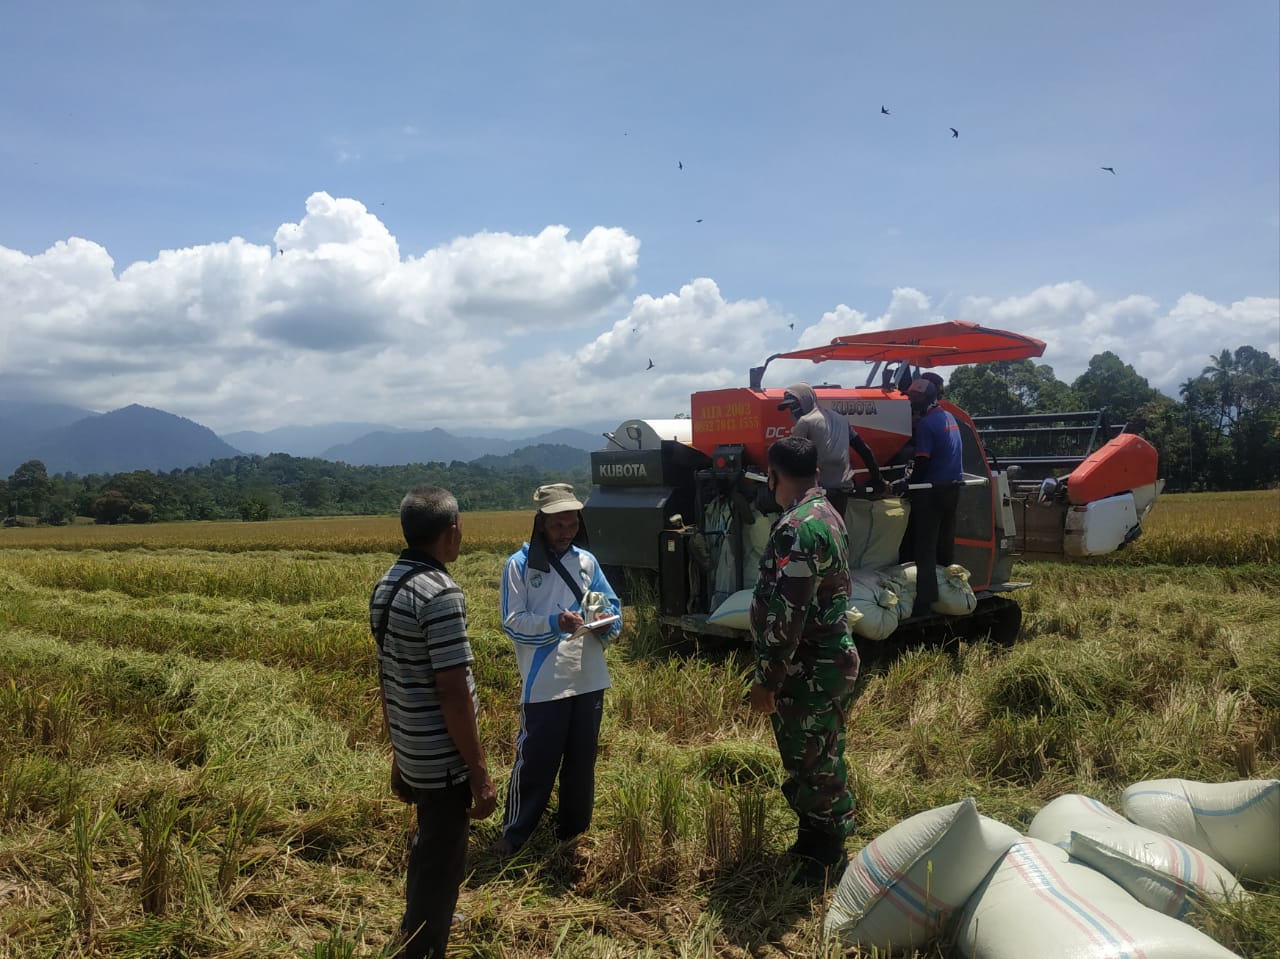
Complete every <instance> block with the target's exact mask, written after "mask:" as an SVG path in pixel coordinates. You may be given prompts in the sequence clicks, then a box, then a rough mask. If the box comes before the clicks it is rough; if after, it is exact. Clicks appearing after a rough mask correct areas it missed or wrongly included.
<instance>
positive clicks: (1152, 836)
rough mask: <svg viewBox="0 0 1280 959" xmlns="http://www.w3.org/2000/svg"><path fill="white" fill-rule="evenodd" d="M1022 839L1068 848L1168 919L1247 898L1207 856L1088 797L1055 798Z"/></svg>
mask: <svg viewBox="0 0 1280 959" xmlns="http://www.w3.org/2000/svg"><path fill="white" fill-rule="evenodd" d="M1027 835H1029V836H1032V837H1034V838H1036V839H1042V840H1044V841H1045V842H1050V843H1053V844H1054V845H1055V846H1058V847H1060V848H1062V849H1065V850H1067V851H1068V852H1070V853H1071V855H1073V856H1075V857H1076V858H1077V859H1080V860H1082V861H1084V862H1087V863H1088V864H1089V865H1090V866H1092V867H1093V868H1094V869H1097V870H1099V871H1100V872H1103V873H1105V874H1106V875H1107V876H1108V877H1110V878H1111V879H1113V880H1115V882H1117V883H1118V884H1119V885H1121V886H1122V887H1124V889H1125V890H1127V891H1128V893H1129V894H1130V895H1131V896H1133V897H1134V898H1135V899H1137V900H1138V901H1139V902H1142V903H1143V904H1144V905H1147V906H1149V907H1151V908H1152V909H1156V910H1158V911H1160V912H1163V913H1166V914H1168V915H1171V916H1183V915H1185V914H1186V913H1187V912H1188V911H1189V910H1190V909H1191V908H1192V907H1193V906H1194V905H1195V903H1196V900H1197V899H1199V898H1201V897H1206V898H1209V899H1216V900H1225V899H1229V898H1236V897H1245V896H1246V895H1247V894H1246V893H1245V891H1244V890H1243V889H1241V888H1240V884H1239V883H1238V882H1236V878H1235V876H1233V875H1232V874H1231V871H1230V870H1229V869H1227V868H1226V867H1225V866H1223V865H1222V864H1221V863H1219V862H1217V861H1216V860H1214V859H1213V858H1212V857H1210V856H1207V855H1205V854H1204V853H1203V852H1201V851H1200V850H1198V849H1195V848H1193V847H1191V846H1188V845H1187V844H1186V843H1184V842H1179V841H1178V840H1177V839H1173V838H1171V837H1169V836H1165V835H1162V834H1161V833H1158V832H1155V831H1154V830H1152V829H1147V828H1146V827H1144V826H1138V825H1135V824H1134V823H1131V822H1129V820H1127V819H1125V818H1124V817H1123V816H1121V815H1120V814H1119V813H1117V812H1116V811H1115V810H1113V809H1110V808H1109V807H1107V806H1106V805H1104V804H1103V803H1100V802H1098V801H1097V800H1096V799H1090V798H1089V797H1088V796H1081V795H1079V794H1075V793H1073V794H1069V795H1066V796H1059V797H1058V798H1057V799H1055V800H1053V801H1052V802H1051V803H1049V804H1048V805H1046V806H1045V807H1044V808H1043V809H1041V810H1040V811H1039V812H1038V813H1036V816H1035V818H1034V819H1032V820H1031V826H1030V828H1028V829H1027ZM1104 850H1111V851H1112V853H1114V854H1108V853H1106V852H1105V851H1104Z"/></svg>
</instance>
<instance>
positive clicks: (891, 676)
mask: <svg viewBox="0 0 1280 959" xmlns="http://www.w3.org/2000/svg"><path fill="white" fill-rule="evenodd" d="M529 520H530V516H529V514H527V513H508V514H473V515H468V516H466V517H464V520H463V522H464V530H465V534H466V536H467V541H468V542H467V551H466V552H465V553H464V555H463V556H462V557H461V559H460V560H459V562H458V563H457V564H456V566H455V569H454V572H455V575H456V577H457V578H458V580H459V582H461V584H462V585H463V587H464V588H465V590H466V592H467V595H468V597H469V602H470V610H471V631H472V636H473V645H474V647H475V651H476V653H477V656H478V659H479V664H478V667H477V680H478V682H479V685H480V689H481V696H482V699H483V705H482V714H481V732H482V735H483V737H484V740H485V743H486V746H487V748H488V750H489V754H490V761H491V765H492V767H493V769H494V772H495V779H497V780H498V781H499V782H500V784H504V783H505V779H506V773H507V771H508V770H509V766H510V762H511V759H512V756H513V754H514V738H515V731H516V699H517V690H518V675H517V673H516V669H515V662H514V655H513V653H512V651H511V649H510V644H509V641H508V640H507V639H506V637H505V636H504V635H503V634H502V632H501V629H500V628H499V622H498V612H497V587H498V579H499V575H500V570H501V564H502V560H503V557H504V555H505V554H506V552H507V551H509V550H510V549H511V548H513V547H514V546H515V545H518V543H519V541H520V540H521V539H523V538H524V536H525V535H526V531H527V528H528V525H529ZM398 546H399V540H398V526H397V523H396V521H395V519H394V518H393V517H386V518H349V519H334V520H306V521H281V522H269V523H251V524H242V523H207V524H205V523H191V524H175V525H169V526H154V527H69V528H60V529H3V530H0V957H2V959H33V957H76V956H86V957H87V956H98V957H110V959H123V957H137V959H141V957H178V956H192V957H197V956H198V957H233V956H235V957H259V956H261V957H301V956H306V957H311V959H321V957H376V956H381V955H383V947H384V945H385V943H386V942H387V940H388V938H389V936H390V935H391V933H392V931H393V930H394V928H395V925H396V922H397V920H398V917H399V909H400V897H401V882H402V877H403V863H404V855H405V844H406V841H407V839H408V836H409V831H410V827H411V819H410V812H409V810H408V809H407V807H404V806H402V805H401V804H399V803H397V802H396V801H394V800H393V799H392V798H391V797H390V794H389V791H388V789H387V786H386V774H387V768H388V751H387V746H386V742H385V737H384V735H383V732H382V728H381V718H380V712H379V707H378V699H377V680H376V674H375V671H374V653H373V646H372V641H371V640H370V638H369V635H368V628H367V625H366V623H365V608H366V606H365V604H366V601H367V595H368V590H369V589H370V587H371V586H372V584H373V582H374V581H375V580H376V578H377V576H378V575H379V574H380V573H381V572H382V571H383V570H384V569H385V567H386V566H387V564H388V562H389V560H390V558H391V554H392V553H393V552H394V551H395V550H397V549H398ZM1017 575H1018V578H1022V579H1027V580H1030V581H1032V582H1033V583H1034V586H1033V587H1032V588H1031V589H1029V590H1026V591H1024V592H1023V593H1022V594H1020V599H1021V602H1022V605H1023V608H1024V612H1025V619H1024V631H1023V641H1022V642H1020V643H1018V644H1017V645H1015V646H1014V647H1012V648H1008V649H1004V648H995V647H990V646H987V645H984V644H980V645H976V646H972V647H965V648H961V649H959V650H925V651H917V652H914V653H909V654H907V655H905V656H903V657H900V658H898V659H895V660H893V661H891V662H886V663H883V664H880V665H877V666H876V667H874V668H871V669H868V670H866V671H865V674H864V678H863V681H862V684H861V692H860V695H859V698H858V701H857V704H856V707H855V710H854V713H853V715H852V717H851V719H850V736H849V758H850V768H851V772H852V783H853V787H854V790H855V794H856V797H857V800H858V806H859V813H858V832H857V836H856V838H855V840H854V845H855V846H857V845H861V844H862V843H864V842H867V841H869V840H870V839H872V838H874V837H875V836H876V835H878V834H879V833H880V832H882V831H883V830H884V829H886V828H888V827H889V826H891V825H893V824H894V823H896V822H898V821H900V820H901V819H903V818H905V817H906V816H908V815H911V814H913V813H915V812H919V811H921V810H923V809H927V808H931V807H933V806H937V805H941V804H944V803H950V802H954V801H956V800H958V799H960V798H963V797H965V796H974V797H976V798H977V801H978V807H979V810H980V811H982V812H983V813H985V814H986V815H988V816H992V817H995V818H997V819H1001V820H1003V821H1005V822H1007V823H1009V824H1010V825H1013V826H1015V827H1017V828H1020V829H1021V828H1025V827H1026V825H1027V824H1028V823H1029V822H1030V820H1031V817H1032V816H1033V815H1034V814H1035V812H1036V811H1037V810H1038V809H1039V808H1040V807H1041V806H1043V804H1044V803H1045V802H1046V801H1047V800H1049V799H1051V798H1053V797H1054V796H1057V795H1059V794H1061V793H1064V792H1073V791H1074V792H1084V793H1087V794H1089V795H1092V796H1094V797H1096V798H1098V799H1100V800H1102V801H1104V802H1106V803H1108V804H1110V805H1112V806H1113V808H1114V807H1117V806H1118V801H1119V795H1120V793H1121V791H1122V790H1123V789H1124V787H1125V786H1127V785H1128V784H1129V783H1131V782H1134V781H1137V780H1139V779H1146V778H1155V777H1166V776H1181V777H1187V778H1191V779H1200V780H1206V781H1227V780H1234V779H1240V778H1270V777H1277V776H1280V599H1278V598H1277V597H1278V596H1280V494H1278V493H1275V492H1268V493H1258V494H1230V495H1222V496H1211V495H1201V496H1169V497H1164V498H1162V499H1161V501H1160V503H1159V504H1158V506H1157V509H1156V511H1155V513H1153V515H1152V518H1151V522H1150V523H1149V526H1148V531H1147V534H1146V535H1144V537H1143V538H1142V539H1141V540H1139V542H1138V543H1137V544H1136V546H1135V548H1134V549H1133V550H1131V551H1129V552H1126V553H1122V554H1120V555H1118V556H1116V557H1114V558H1108V559H1107V560H1105V561H1103V562H1098V563H1094V564H1090V565H1087V566H1060V565H1044V564H1025V565H1021V566H1019V567H1018V570H1017ZM627 618H628V624H627V628H626V631H625V633H624V636H623V639H622V641H620V642H619V643H618V644H616V645H615V646H614V647H613V648H612V649H611V651H610V657H611V668H612V670H613V677H614V687H613V689H612V690H611V691H610V693H609V694H608V697H607V700H606V711H605V727H604V731H603V734H602V754H601V761H600V769H599V784H598V791H597V795H598V800H597V807H596V822H595V824H594V826H593V829H592V831H591V833H590V834H589V835H588V838H587V842H586V843H585V846H584V850H583V853H584V856H583V858H582V859H575V860H569V859H567V858H565V857H563V856H561V855H560V854H558V853H557V852H556V850H555V849H554V847H553V844H552V842H551V837H550V836H549V835H548V834H547V833H539V834H538V835H537V836H535V838H534V839H533V840H532V841H531V843H530V847H529V850H528V853H527V855H524V856H523V857H521V858H520V859H517V860H516V861H515V862H513V863H511V864H508V865H507V866H506V867H505V868H502V867H500V866H499V865H498V863H496V862H494V861H493V860H491V859H489V858H487V857H486V855H485V854H484V853H483V851H482V850H483V849H484V848H485V846H487V844H488V842H489V841H490V840H491V839H493V838H495V837H496V835H497V830H498V824H497V822H496V820H490V821H488V822H485V823H483V824H481V825H480V826H479V827H478V828H477V829H476V831H475V833H474V838H473V852H474V855H473V859H472V865H473V868H474V872H473V875H472V876H471V878H470V880H469V881H468V883H467V886H466V887H465V888H464V890H463V894H462V903H461V907H462V909H463V910H464V911H465V912H466V913H467V915H468V917H469V918H468V920H467V923H466V924H465V926H464V927H463V928H462V929H461V930H459V931H458V932H457V934H455V937H454V942H453V945H452V947H451V950H450V955H451V956H459V957H460V956H483V957H510V959H525V957H530V959H532V957H543V956H552V955H556V956H566V957H614V956H616V957H623V956H627V957H631V956H636V957H640V956H652V957H693V956H698V957H704V956H705V957H710V956H728V957H742V959H746V957H753V959H765V957H783V956H791V957H795V956H836V955H843V954H844V952H843V951H842V950H841V949H840V948H838V947H836V946H834V945H832V944H830V943H824V942H823V940H822V937H821V924H822V918H823V916H824V915H825V911H826V900H825V899H824V898H823V897H822V896H817V897H815V896H812V895H810V894H808V893H806V892H804V891H803V890H802V889H800V888H798V887H796V886H794V885H792V884H791V883H789V882H788V881H787V879H786V876H785V870H784V867H783V865H782V862H781V859H780V854H781V852H782V850H783V849H784V848H785V847H786V846H787V844H788V843H789V842H790V840H791V838H792V832H793V829H794V817H793V816H792V814H791V813H790V811H789V810H788V809H787V807H786V805H785V803H784V802H783V800H782V797H781V795H780V793H779V791H778V788H777V785H778V781H779V765H778V761H777V758H776V754H775V752H774V749H773V745H772V739H771V735H770V733H769V729H768V726H767V724H766V723H765V722H764V721H762V720H761V719H760V718H758V717H755V716H753V715H752V714H751V713H750V712H749V711H748V710H747V708H746V706H745V703H744V701H743V691H744V675H745V670H746V662H745V660H744V659H743V658H742V657H741V656H738V655H734V654H725V653H723V652H720V653H717V654H714V655H712V654H709V653H705V652H704V653H702V654H691V651H689V650H682V651H679V652H675V653H673V652H671V651H663V650H661V649H660V648H659V643H658V642H657V633H656V629H655V628H654V626H653V623H652V620H651V618H650V615H649V611H648V610H647V609H646V608H644V607H643V606H641V607H637V608H635V609H631V610H628V611H627ZM1251 891H1252V892H1253V893H1254V896H1253V898H1252V900H1251V902H1250V903H1249V904H1248V905H1246V906H1243V907H1237V908H1233V909H1214V910H1211V911H1208V912H1206V913H1203V914H1200V915H1197V916H1195V917H1194V920H1193V921H1194V922H1195V923H1196V924H1197V925H1199V926H1200V927H1201V928H1204V929H1206V930H1207V931H1208V932H1210V933H1211V934H1212V935H1214V936H1215V937H1216V938H1218V939H1219V940H1220V941H1222V942H1224V943H1225V944H1226V945H1228V946H1229V947H1231V948H1232V949H1234V950H1235V951H1237V952H1239V953H1240V954H1241V955H1246V956H1276V955H1280V883H1273V884H1270V885H1269V886H1258V885H1254V886H1252V887H1251ZM928 955H929V956H930V957H941V956H947V955H948V952H947V949H946V945H945V944H941V945H940V946H939V947H938V948H937V949H936V950H935V951H933V952H931V953H929V954H928ZM1029 955H1030V953H1029Z"/></svg>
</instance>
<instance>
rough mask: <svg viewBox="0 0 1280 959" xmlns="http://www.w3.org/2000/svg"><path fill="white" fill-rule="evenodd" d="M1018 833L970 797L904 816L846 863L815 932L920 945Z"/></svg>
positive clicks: (890, 947) (867, 945)
mask: <svg viewBox="0 0 1280 959" xmlns="http://www.w3.org/2000/svg"><path fill="white" fill-rule="evenodd" d="M1020 838H1021V837H1020V836H1019V835H1018V833H1017V832H1016V831H1015V830H1014V829H1012V828H1010V827H1009V826H1006V825H1005V824H1004V823H1001V822H997V821H996V820H994V819H988V818H987V817H986V816H981V815H979V814H978V807H977V804H976V803H975V802H974V800H973V799H972V798H969V799H964V800H962V801H960V802H958V803H953V804H952V805H950V806H941V807H939V808H937V809H930V810H927V811H925V812H922V813H917V814H916V815H914V816H912V817H910V818H909V819H904V820H903V821H902V822H900V823H898V824H897V825H896V826H892V827H890V828H889V829H887V830H885V831H884V832H883V833H881V834H880V835H879V836H877V837H876V838H875V839H874V840H873V841H872V842H870V843H869V844H868V845H866V846H864V847H863V849H862V850H861V851H860V852H859V853H858V854H857V856H855V857H854V858H853V860H852V861H851V862H850V863H849V866H848V868H847V869H846V870H845V873H844V876H843V878H841V880H840V885H839V886H838V887H837V888H836V891H835V895H834V896H832V899H831V907H830V909H829V910H828V911H827V917H826V921H825V923H824V924H823V931H824V932H825V933H826V935H828V936H837V937H839V938H840V939H842V940H843V941H844V942H846V943H848V944H849V945H853V946H859V947H861V948H863V949H868V950H869V949H872V948H878V949H881V950H885V951H887V952H904V953H908V954H909V953H910V952H911V950H913V949H919V948H923V947H925V946H927V945H928V944H929V943H930V942H932V941H933V940H934V939H936V938H937V937H938V935H939V934H940V933H941V932H942V930H943V927H944V926H946V924H947V922H948V920H949V919H950V918H951V917H952V916H953V915H954V914H955V913H956V912H958V911H959V909H960V908H961V907H962V906H963V905H964V903H965V901H966V900H967V899H968V898H969V896H970V895H971V894H972V893H973V891H974V889H976V888H977V887H978V884H979V883H981V882H982V879H983V877H984V876H985V875H986V874H987V871H988V870H990V868H991V866H992V864H993V863H995V861H996V860H997V859H999V858H1000V857H1001V856H1002V855H1004V853H1005V851H1006V850H1008V848H1009V847H1010V846H1011V845H1013V843H1015V842H1017V841H1018V840H1019V839H1020ZM1025 955H1026V954H1025V953H1024V956H1025Z"/></svg>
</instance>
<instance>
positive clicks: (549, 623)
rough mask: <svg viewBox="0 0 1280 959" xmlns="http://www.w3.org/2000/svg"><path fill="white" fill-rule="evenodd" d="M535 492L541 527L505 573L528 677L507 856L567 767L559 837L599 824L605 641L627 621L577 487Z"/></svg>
mask: <svg viewBox="0 0 1280 959" xmlns="http://www.w3.org/2000/svg"><path fill="white" fill-rule="evenodd" d="M533 500H534V503H535V504H537V506H538V512H537V513H536V514H535V515H534V520H533V533H532V535H530V537H529V542H527V543H526V544H525V545H524V546H523V547H522V548H521V549H520V550H518V551H516V552H515V553H514V554H512V556H511V558H510V559H508V560H507V565H506V568H505V570H504V572H503V577H502V628H503V629H504V630H506V633H507V635H508V636H510V637H511V639H512V641H513V642H514V644H515V650H516V661H517V663H518V665H519V667H520V678H521V680H522V681H523V682H522V689H521V693H520V735H519V738H518V739H517V740H516V761H515V766H514V767H513V768H512V770H511V784H510V786H509V788H508V790H507V804H506V816H505V821H504V823H503V827H502V836H501V837H500V838H499V839H498V840H497V842H495V843H494V846H493V851H494V852H495V853H496V854H497V855H498V856H501V857H505V856H509V855H511V854H512V853H514V852H516V851H517V850H518V849H519V848H520V847H521V846H523V845H524V844H525V843H526V842H527V841H528V839H529V837H530V835H531V834H532V833H533V830H534V827H535V826H537V824H538V821H539V820H540V819H541V818H542V814H543V812H544V811H545V810H546V808H547V804H548V802H549V801H550V799H551V791H552V788H553V787H554V786H555V783H556V778H557V776H558V777H559V780H560V795H559V800H560V801H559V810H558V814H557V817H556V838H557V839H559V840H560V841H562V842H563V841H568V840H572V839H574V838H575V837H576V836H578V835H579V834H580V833H583V832H585V831H586V829H587V827H588V826H589V825H590V824H591V812H592V807H593V806H594V805H595V768H596V751H597V749H598V746H599V738H600V719H601V716H602V714H603V711H604V691H605V690H606V689H607V688H608V687H609V669H608V667H607V666H606V665H605V656H604V650H605V647H606V646H607V645H608V644H609V642H610V641H611V640H612V639H613V638H614V637H615V636H617V635H618V633H619V632H620V631H621V629H622V622H621V619H620V618H619V616H620V614H621V612H622V606H621V603H620V602H619V601H618V597H617V594H616V593H614V591H613V587H611V586H610V585H609V582H608V580H606V579H605V577H604V573H603V572H602V571H601V569H600V563H599V562H598V561H597V560H596V558H595V557H594V556H593V555H592V554H591V553H589V552H588V551H587V550H586V529H585V527H584V526H583V523H582V504H581V503H580V502H578V498H577V496H576V495H575V494H574V491H573V487H572V486H570V485H569V484H568V483H552V484H550V485H548V486H540V487H538V490H537V492H536V493H534V496H533ZM597 621H598V622H599V623H600V624H601V625H600V626H599V627H593V626H592V623H593V622H597Z"/></svg>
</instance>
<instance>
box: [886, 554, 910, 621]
mask: <svg viewBox="0 0 1280 959" xmlns="http://www.w3.org/2000/svg"><path fill="white" fill-rule="evenodd" d="M880 573H881V574H882V575H883V576H885V577H886V578H887V579H888V580H889V582H890V583H891V584H892V586H893V591H894V592H895V593H897V594H898V619H899V620H903V619H907V618H909V617H910V616H911V607H913V606H915V604H916V564H915V563H898V564H897V565H895V566H886V567H885V568H884V569H882V570H880Z"/></svg>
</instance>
